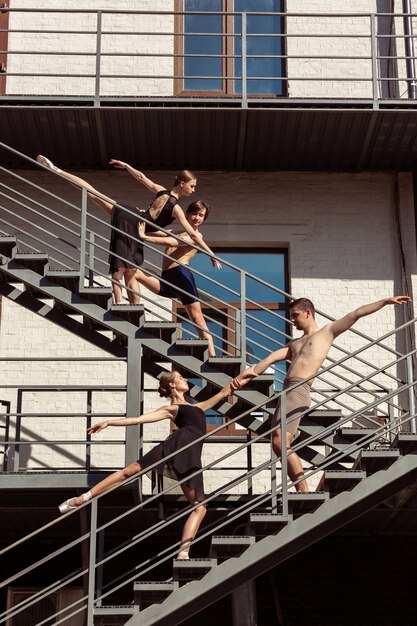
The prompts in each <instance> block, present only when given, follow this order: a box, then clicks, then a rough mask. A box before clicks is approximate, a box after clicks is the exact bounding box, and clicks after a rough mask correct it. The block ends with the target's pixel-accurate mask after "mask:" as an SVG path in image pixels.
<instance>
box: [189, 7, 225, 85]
mask: <svg viewBox="0 0 417 626" xmlns="http://www.w3.org/2000/svg"><path fill="white" fill-rule="evenodd" d="M221 10H222V2H221V0H186V1H185V11H210V12H213V13H215V12H216V11H217V12H221ZM184 33H185V36H184V55H185V57H184V76H185V77H186V78H184V88H185V90H186V91H221V89H222V57H221V55H222V41H223V39H222V16H221V15H219V14H218V15H207V14H205V15H186V16H185V17H184ZM193 33H196V34H193ZM197 33H207V36H204V35H198V34H197ZM209 33H213V34H209ZM216 34H217V35H218V36H216ZM201 54H203V55H204V54H210V55H218V57H217V58H215V57H204V56H203V57H201V56H195V57H193V56H187V55H201ZM192 76H195V78H191V77H192ZM204 77H207V78H204ZM208 77H210V78H208Z"/></svg>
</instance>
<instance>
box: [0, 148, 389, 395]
mask: <svg viewBox="0 0 417 626" xmlns="http://www.w3.org/2000/svg"><path fill="white" fill-rule="evenodd" d="M0 146H2V147H6V146H5V144H0ZM7 149H10V150H11V151H12V152H13V153H16V154H19V155H20V156H21V157H23V158H25V159H26V160H28V161H30V162H32V163H33V164H36V165H39V164H38V163H37V162H36V161H34V160H33V159H30V158H29V157H26V156H25V155H23V154H22V153H19V152H18V151H16V150H15V149H13V148H9V147H7ZM48 171H49V170H48ZM54 174H56V175H57V176H61V177H62V178H64V179H65V180H66V182H68V181H67V179H66V178H65V176H62V175H61V174H60V173H56V172H54ZM23 180H24V179H23ZM71 184H72V185H73V186H75V187H78V185H77V184H76V183H71ZM31 185H32V186H34V187H36V188H37V189H40V190H42V187H39V186H38V185H35V184H34V183H31ZM83 192H84V194H85V189H83ZM88 193H90V194H92V195H94V192H90V191H89V192H88ZM52 195H54V194H52ZM54 197H58V196H55V195H54ZM67 204H69V205H70V206H72V207H74V208H76V210H77V211H78V212H79V213H80V209H79V208H78V207H77V206H76V205H74V204H72V203H67ZM83 207H84V209H81V213H82V211H83V210H84V211H86V210H87V209H86V206H84V203H83ZM125 210H127V211H128V212H129V210H128V209H125ZM88 215H89V216H90V217H93V219H95V220H96V221H98V222H99V223H100V224H104V225H105V226H108V224H107V222H105V221H104V220H102V219H101V218H99V217H97V216H94V215H91V214H89V213H88ZM135 215H136V214H135ZM52 221H53V220H52ZM84 221H85V222H86V217H85V218H84ZM144 221H147V220H146V219H145V220H144ZM113 228H114V227H113ZM115 230H117V231H119V229H115ZM162 230H164V229H162ZM119 232H121V231H119ZM166 232H168V231H166ZM169 234H170V235H171V236H174V237H176V238H177V239H179V240H180V241H181V238H180V237H178V236H177V235H175V234H174V233H171V232H170V233H169ZM28 235H29V236H31V237H33V235H32V234H31V233H28ZM84 239H85V241H86V243H87V242H90V239H89V238H88V237H87V235H85V236H83V237H82V240H84ZM134 240H135V241H136V242H139V241H140V240H139V239H137V238H134ZM186 243H187V245H190V246H191V247H195V248H196V249H198V247H197V246H195V245H194V244H192V243H189V242H186ZM144 244H145V246H148V247H152V246H150V245H149V244H147V242H144ZM47 245H48V246H49V247H50V246H51V244H49V243H48V244H47ZM95 247H96V248H98V249H100V250H102V251H106V252H107V250H106V249H105V248H104V246H101V245H99V244H97V243H95ZM77 249H78V248H77ZM156 250H157V253H158V254H159V255H161V256H165V257H166V256H167V255H166V254H165V253H163V252H161V251H160V250H158V249H156ZM59 252H60V254H61V255H62V254H63V253H62V252H61V251H59ZM202 252H203V253H204V254H207V253H205V251H202ZM64 254H65V253H64ZM220 260H221V262H222V263H223V264H224V265H226V266H227V267H229V268H230V269H232V270H233V271H236V272H239V273H240V275H241V276H244V277H245V278H246V279H250V280H253V281H256V282H257V283H258V284H261V285H264V286H267V287H268V288H269V289H270V290H271V291H272V292H273V293H276V294H277V296H279V297H281V298H282V297H284V298H292V296H291V295H290V294H288V293H286V292H285V291H283V290H280V289H277V288H276V287H271V286H270V285H268V283H266V282H265V281H263V280H262V279H260V278H258V277H256V276H254V275H253V274H251V273H249V272H242V270H240V269H239V268H238V267H237V266H235V265H233V264H231V263H229V262H228V261H224V260H223V259H220ZM76 262H77V261H76ZM87 270H89V271H90V270H92V271H94V272H96V273H97V275H99V276H102V277H103V278H106V276H105V275H104V274H103V273H101V272H99V271H98V270H97V268H95V267H94V266H92V265H90V263H84V271H87ZM196 273H197V274H198V275H200V276H204V274H202V273H200V272H196ZM106 279H107V280H108V278H106ZM210 280H211V282H213V283H214V284H216V285H220V286H221V287H223V285H221V283H219V282H218V281H216V280H214V279H210ZM241 281H242V279H241ZM111 282H114V281H113V279H111ZM204 293H205V294H207V295H209V294H208V292H204ZM236 297H238V293H237V292H236ZM215 298H216V301H220V302H221V303H223V304H224V305H225V306H228V307H230V305H229V303H228V302H225V301H223V300H221V299H219V297H218V296H215ZM144 299H147V297H146V296H144ZM240 299H241V310H242V311H243V312H244V313H243V315H242V318H243V320H242V321H245V322H246V317H248V318H249V319H253V318H252V316H251V314H250V313H248V312H247V310H246V302H248V303H253V304H257V303H256V302H255V301H253V300H251V299H249V298H246V299H245V301H243V300H242V298H240ZM200 301H201V302H203V303H205V301H204V300H201V298H200ZM160 308H162V309H163V310H165V311H166V312H168V313H171V311H170V309H167V308H165V307H163V305H162V306H161V307H160ZM213 308H216V307H213ZM231 308H232V309H235V310H236V312H237V311H238V309H236V307H231ZM268 312H269V313H270V314H271V315H272V319H274V318H275V317H276V318H278V319H281V320H282V319H285V317H284V316H281V315H280V314H276V313H275V311H268ZM220 313H221V316H222V317H224V311H223V309H221V310H220ZM318 313H319V314H321V315H323V316H324V317H326V318H328V319H329V318H330V316H328V315H326V314H323V313H322V312H321V311H318ZM153 314H155V312H153ZM178 317H179V319H182V320H183V321H184V320H185V321H188V320H187V318H186V317H185V316H182V315H178ZM161 319H163V318H161ZM330 319H333V318H330ZM214 321H215V322H216V323H217V324H219V325H220V326H221V327H224V324H223V323H222V322H221V321H218V320H214ZM234 321H235V323H236V324H237V323H238V322H237V320H234ZM255 321H256V324H257V326H258V327H259V326H261V327H266V328H267V327H268V324H265V323H264V322H263V321H259V320H255ZM246 326H247V328H246V333H247V331H248V330H252V331H253V332H254V333H257V334H258V335H259V334H260V331H259V328H256V329H254V328H253V327H252V326H250V325H248V324H247V322H246ZM351 332H353V333H354V334H357V335H359V336H360V337H363V338H366V339H369V337H368V336H367V335H365V334H364V333H361V332H359V331H357V330H356V329H351ZM190 333H191V331H190ZM212 334H214V335H215V333H212ZM238 334H239V333H238ZM275 334H278V335H283V336H284V338H289V336H288V335H286V334H285V333H282V332H281V331H278V330H277V331H276V332H275ZM217 337H218V338H221V337H219V336H217ZM266 337H267V335H266ZM221 339H222V341H223V343H224V344H226V345H227V346H231V348H232V349H234V350H237V352H238V354H241V355H243V354H244V352H245V346H244V345H243V344H242V343H241V344H240V346H238V345H237V344H236V343H233V342H230V341H229V340H228V339H226V340H224V339H223V338H221ZM242 339H245V336H244V335H243V333H240V340H241V341H242ZM268 339H269V341H271V342H275V341H276V340H275V339H274V338H271V337H268ZM246 341H248V342H249V343H250V342H252V343H253V345H255V343H256V345H257V346H258V347H260V348H262V349H264V350H269V351H270V347H268V348H266V346H264V345H262V344H260V343H259V342H255V340H254V339H253V338H251V339H247V340H246ZM378 345H380V346H381V347H382V348H383V349H385V350H388V351H389V352H392V353H394V354H398V352H397V351H396V350H394V349H392V348H391V347H389V346H384V345H381V343H380V342H379V344H378ZM278 347H281V344H278ZM334 347H335V348H336V349H339V350H341V351H342V352H343V353H345V354H346V353H347V352H348V351H347V350H346V349H344V348H342V347H338V346H337V344H335V346H334ZM355 358H358V357H355ZM329 360H330V361H331V360H332V359H331V358H329ZM359 360H360V362H362V363H364V364H366V365H367V366H368V367H369V366H370V364H369V363H368V362H367V361H366V360H361V359H360V358H359ZM343 367H344V368H346V369H347V371H349V370H350V371H351V368H348V367H347V366H345V365H343ZM371 367H375V366H373V365H372V364H371ZM337 375H338V376H339V377H340V378H342V379H344V380H346V377H344V376H341V375H340V374H337ZM387 376H388V378H391V379H394V380H395V381H396V382H398V379H397V378H396V377H395V376H393V375H392V374H391V373H390V372H388V373H387ZM377 384H379V385H380V386H381V388H382V389H383V388H384V386H383V385H381V384H380V383H377Z"/></svg>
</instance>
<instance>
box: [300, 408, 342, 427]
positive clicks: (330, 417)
mask: <svg viewBox="0 0 417 626" xmlns="http://www.w3.org/2000/svg"><path fill="white" fill-rule="evenodd" d="M308 417H309V418H310V419H311V420H313V421H314V422H318V423H319V424H320V425H321V426H323V427H327V426H331V425H332V424H336V423H337V422H338V421H339V420H340V419H341V418H342V411H326V410H316V411H310V413H308Z"/></svg>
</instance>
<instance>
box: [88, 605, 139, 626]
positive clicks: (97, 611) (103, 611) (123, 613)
mask: <svg viewBox="0 0 417 626" xmlns="http://www.w3.org/2000/svg"><path fill="white" fill-rule="evenodd" d="M135 613H138V610H137V608H136V607H135V606H133V605H130V604H129V605H121V606H110V605H109V606H96V607H94V608H93V615H95V616H97V617H98V616H103V617H102V620H103V621H102V620H100V621H98V622H96V621H94V623H95V624H97V625H98V626H100V624H106V626H107V624H109V625H110V624H117V625H118V624H121V625H122V624H125V623H126V617H129V616H130V615H135ZM109 616H112V620H111V621H110V620H106V618H109ZM117 616H120V620H114V617H117Z"/></svg>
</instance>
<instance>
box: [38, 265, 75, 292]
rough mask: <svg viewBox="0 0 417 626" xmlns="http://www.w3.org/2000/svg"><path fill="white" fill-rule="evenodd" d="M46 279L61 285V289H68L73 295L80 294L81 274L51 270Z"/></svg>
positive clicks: (71, 271) (72, 271)
mask: <svg viewBox="0 0 417 626" xmlns="http://www.w3.org/2000/svg"><path fill="white" fill-rule="evenodd" d="M46 278H47V279H48V280H49V281H51V282H52V283H55V284H57V285H59V287H64V288H65V289H68V291H72V292H73V293H78V289H79V285H80V272H77V271H75V270H51V269H49V270H48V272H47V274H46Z"/></svg>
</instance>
